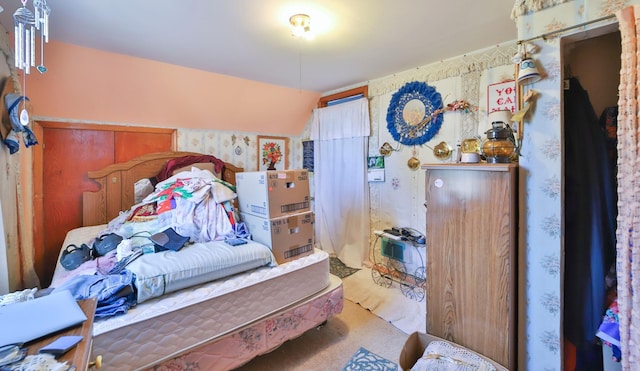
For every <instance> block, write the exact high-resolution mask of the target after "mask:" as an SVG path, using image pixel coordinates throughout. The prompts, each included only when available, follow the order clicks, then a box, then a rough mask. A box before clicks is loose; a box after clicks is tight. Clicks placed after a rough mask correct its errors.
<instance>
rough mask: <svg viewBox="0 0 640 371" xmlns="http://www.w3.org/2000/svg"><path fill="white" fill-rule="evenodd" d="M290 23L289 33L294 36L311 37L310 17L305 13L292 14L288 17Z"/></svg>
mask: <svg viewBox="0 0 640 371" xmlns="http://www.w3.org/2000/svg"><path fill="white" fill-rule="evenodd" d="M289 23H291V27H292V28H291V34H292V35H293V36H295V37H304V38H305V39H311V38H313V34H312V33H311V26H310V25H311V17H309V16H308V15H307V14H302V13H300V14H294V15H292V16H291V17H290V18H289Z"/></svg>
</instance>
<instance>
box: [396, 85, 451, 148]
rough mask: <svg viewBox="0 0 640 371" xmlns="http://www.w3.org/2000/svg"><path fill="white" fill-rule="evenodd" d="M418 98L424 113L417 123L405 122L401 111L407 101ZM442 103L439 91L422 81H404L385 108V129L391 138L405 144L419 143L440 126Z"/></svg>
mask: <svg viewBox="0 0 640 371" xmlns="http://www.w3.org/2000/svg"><path fill="white" fill-rule="evenodd" d="M414 99H418V100H420V102H422V104H424V107H425V114H424V117H422V120H421V121H420V122H419V123H417V124H411V123H408V122H405V120H404V117H403V111H404V108H405V106H406V105H407V103H409V102H410V101H412V100H414ZM442 113H443V104H442V98H441V96H440V93H438V92H437V91H436V89H435V88H434V87H432V86H429V85H427V84H426V83H424V82H419V81H413V82H408V83H406V84H405V85H404V86H403V87H402V88H400V90H398V91H397V92H395V93H394V94H393V96H391V102H390V103H389V109H388V110H387V130H389V133H391V136H392V137H393V139H395V140H397V141H398V142H400V143H402V144H405V145H420V144H424V143H426V142H428V141H429V140H431V138H433V137H434V136H435V135H436V134H437V133H438V131H439V130H440V127H441V126H442V120H443V118H442Z"/></svg>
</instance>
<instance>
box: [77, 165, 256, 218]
mask: <svg viewBox="0 0 640 371" xmlns="http://www.w3.org/2000/svg"><path fill="white" fill-rule="evenodd" d="M183 156H202V154H201V153H194V152H157V153H150V154H146V155H142V156H140V157H136V158H134V159H132V160H129V161H127V162H123V163H119V164H113V165H109V166H107V167H105V168H104V169H101V170H96V171H89V172H88V173H87V177H88V178H89V179H92V180H94V181H96V182H97V183H98V184H99V185H100V189H99V190H98V191H97V192H83V193H82V225H83V226H90V225H98V224H105V223H108V222H109V221H110V220H111V219H113V218H115V217H116V216H118V214H119V213H120V211H124V210H129V209H130V208H131V206H133V205H134V204H135V193H134V184H135V182H137V181H138V180H140V179H143V178H151V177H154V176H156V175H157V174H158V173H159V172H160V170H162V167H163V166H164V164H165V163H166V162H167V161H168V160H170V159H172V158H176V157H183ZM243 171H244V169H243V168H240V167H236V166H234V165H232V164H229V163H226V162H225V166H224V171H223V173H222V180H225V181H227V182H229V183H231V184H233V185H235V184H236V173H240V172H243Z"/></svg>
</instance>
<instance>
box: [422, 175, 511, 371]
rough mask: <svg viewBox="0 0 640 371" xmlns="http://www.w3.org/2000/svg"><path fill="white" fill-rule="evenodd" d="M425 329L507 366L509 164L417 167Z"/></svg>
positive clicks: (509, 257) (508, 335)
mask: <svg viewBox="0 0 640 371" xmlns="http://www.w3.org/2000/svg"><path fill="white" fill-rule="evenodd" d="M422 169H424V170H426V203H425V206H426V208H427V226H426V231H427V282H426V283H427V332H428V333H429V334H432V335H435V336H439V337H441V338H444V339H447V340H450V341H453V342H455V343H457V344H460V345H462V346H465V347H467V348H469V349H471V350H473V351H476V352H478V353H480V354H482V355H484V356H486V357H489V358H491V359H493V360H495V361H496V362H498V363H500V364H502V365H503V366H505V367H507V368H508V369H510V370H515V369H516V366H517V363H516V349H517V347H516V345H517V344H516V334H517V322H516V313H517V307H516V303H517V292H516V289H517V262H518V259H517V248H516V242H517V237H518V236H517V229H518V228H517V227H518V218H517V215H518V211H517V194H518V192H517V190H518V184H517V170H518V167H517V165H515V164H438V165H423V166H422Z"/></svg>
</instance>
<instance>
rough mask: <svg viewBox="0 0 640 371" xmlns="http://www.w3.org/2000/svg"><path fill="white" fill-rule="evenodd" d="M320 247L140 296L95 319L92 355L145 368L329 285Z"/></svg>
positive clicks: (109, 365) (113, 365) (113, 364)
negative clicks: (142, 299) (145, 298)
mask: <svg viewBox="0 0 640 371" xmlns="http://www.w3.org/2000/svg"><path fill="white" fill-rule="evenodd" d="M329 282H330V274H329V255H328V254H327V253H326V252H324V251H321V250H315V251H314V253H313V254H311V255H308V256H305V257H301V258H299V259H297V260H294V261H291V262H288V263H285V264H282V265H279V266H277V267H262V268H257V269H254V270H252V271H249V272H246V273H242V274H238V275H235V276H232V277H228V278H225V279H221V280H218V281H214V282H209V283H206V284H203V285H199V286H195V287H191V288H188V289H185V290H181V291H177V292H173V293H170V294H167V295H164V296H162V297H159V298H154V299H151V300H149V301H146V302H144V303H142V304H139V305H137V306H136V307H134V308H132V309H130V310H129V311H128V312H127V313H126V314H124V315H120V316H116V317H111V318H107V319H103V320H97V321H96V322H95V323H94V330H93V335H94V339H93V351H92V354H93V355H94V356H97V355H101V356H102V357H103V360H104V361H103V362H104V364H103V367H104V368H106V369H114V370H116V369H117V370H120V369H137V368H145V367H150V366H152V365H154V364H157V363H158V362H160V361H162V360H167V359H170V358H173V357H176V356H178V355H180V354H182V353H185V352H188V351H189V350H192V349H195V348H197V347H199V346H201V345H203V344H206V343H208V342H212V341H215V340H217V339H220V338H222V337H223V336H225V335H228V334H230V333H233V332H234V331H237V330H238V329H241V328H242V327H244V326H247V325H248V324H251V323H255V322H256V321H259V320H261V319H263V318H266V317H268V316H270V315H273V314H274V313H277V312H279V311H282V310H283V309H286V308H288V307H291V306H293V305H295V304H296V303H298V302H300V301H302V300H305V299H308V298H310V297H312V296H313V295H315V294H317V293H318V292H321V291H322V290H324V289H325V288H327V287H328V286H329Z"/></svg>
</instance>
